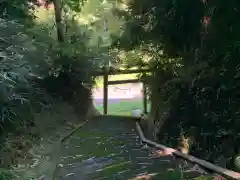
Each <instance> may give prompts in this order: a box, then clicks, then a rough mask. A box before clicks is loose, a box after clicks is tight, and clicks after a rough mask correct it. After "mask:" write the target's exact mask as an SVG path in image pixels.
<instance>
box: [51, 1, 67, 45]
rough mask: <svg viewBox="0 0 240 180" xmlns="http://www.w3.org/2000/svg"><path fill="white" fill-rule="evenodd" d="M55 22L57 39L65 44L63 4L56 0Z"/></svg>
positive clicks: (54, 2)
mask: <svg viewBox="0 0 240 180" xmlns="http://www.w3.org/2000/svg"><path fill="white" fill-rule="evenodd" d="M53 4H54V11H55V21H56V27H57V38H58V41H59V42H64V30H63V24H62V2H61V0H54V1H53Z"/></svg>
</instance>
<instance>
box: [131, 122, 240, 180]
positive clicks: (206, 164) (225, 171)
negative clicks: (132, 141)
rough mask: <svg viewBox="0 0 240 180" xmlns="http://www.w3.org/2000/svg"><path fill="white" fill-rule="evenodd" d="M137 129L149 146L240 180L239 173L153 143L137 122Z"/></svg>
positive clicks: (142, 139) (229, 177)
mask: <svg viewBox="0 0 240 180" xmlns="http://www.w3.org/2000/svg"><path fill="white" fill-rule="evenodd" d="M136 128H137V131H138V133H139V136H140V139H141V141H142V142H143V143H146V144H148V145H151V146H154V147H157V148H160V149H161V150H163V151H167V152H170V153H171V154H173V155H175V156H177V157H180V158H182V159H185V160H187V161H190V162H191V163H194V164H198V165H200V166H201V167H203V168H205V169H208V170H211V171H213V172H216V173H218V174H220V175H222V176H224V177H226V178H228V179H235V180H240V173H238V172H234V171H231V170H228V169H225V168H222V167H219V166H216V165H214V164H212V163H209V162H207V161H205V160H202V159H198V158H196V157H193V156H191V155H186V154H183V153H182V152H180V151H177V150H175V149H172V148H169V147H167V146H164V145H161V144H158V143H156V142H154V141H151V140H149V139H147V138H146V137H145V136H144V133H143V131H142V128H141V126H140V124H139V122H138V121H137V122H136Z"/></svg>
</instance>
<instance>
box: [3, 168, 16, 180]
mask: <svg viewBox="0 0 240 180" xmlns="http://www.w3.org/2000/svg"><path fill="white" fill-rule="evenodd" d="M16 179H17V176H16V175H15V174H14V173H13V172H11V171H8V170H5V169H0V180H16Z"/></svg>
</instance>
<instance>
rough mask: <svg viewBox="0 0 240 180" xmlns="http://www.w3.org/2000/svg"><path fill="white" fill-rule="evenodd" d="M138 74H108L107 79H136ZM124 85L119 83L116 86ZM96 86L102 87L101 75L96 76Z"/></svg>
mask: <svg viewBox="0 0 240 180" xmlns="http://www.w3.org/2000/svg"><path fill="white" fill-rule="evenodd" d="M138 75H139V74H137V73H136V74H121V75H110V76H108V81H119V80H130V79H137V77H138ZM122 85H123V86H124V85H125V84H119V85H118V86H122ZM96 87H98V88H103V77H102V76H100V77H97V79H96Z"/></svg>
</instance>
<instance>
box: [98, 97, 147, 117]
mask: <svg viewBox="0 0 240 180" xmlns="http://www.w3.org/2000/svg"><path fill="white" fill-rule="evenodd" d="M149 108H150V105H149V104H148V111H149ZM96 109H97V110H98V111H99V112H101V113H103V106H102V105H98V106H96ZM134 109H143V101H142V100H132V99H130V100H121V101H120V102H118V103H111V104H109V105H108V114H110V115H122V116H131V112H132V110H134Z"/></svg>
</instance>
